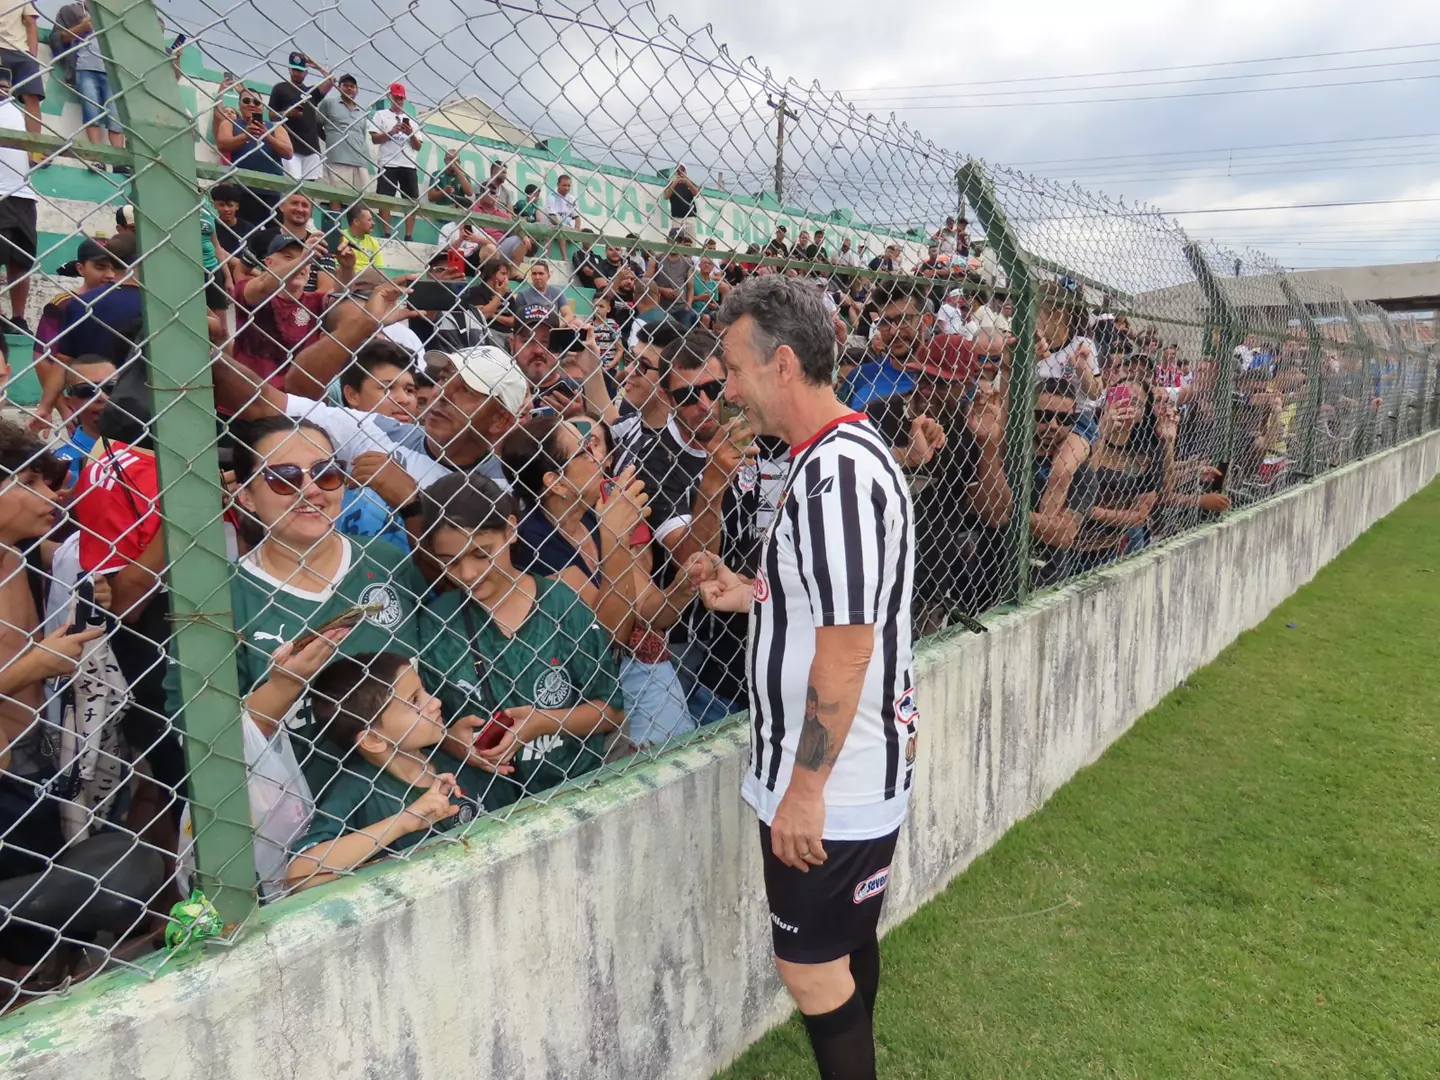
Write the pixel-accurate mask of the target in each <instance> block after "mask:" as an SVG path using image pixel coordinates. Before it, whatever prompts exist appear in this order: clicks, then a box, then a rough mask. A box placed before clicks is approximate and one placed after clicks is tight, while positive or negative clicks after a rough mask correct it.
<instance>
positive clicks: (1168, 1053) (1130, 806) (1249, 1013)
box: [719, 482, 1440, 1080]
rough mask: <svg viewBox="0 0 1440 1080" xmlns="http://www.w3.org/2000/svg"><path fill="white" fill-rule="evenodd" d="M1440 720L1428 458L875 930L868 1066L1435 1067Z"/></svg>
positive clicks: (779, 1073)
mask: <svg viewBox="0 0 1440 1080" xmlns="http://www.w3.org/2000/svg"><path fill="white" fill-rule="evenodd" d="M1437 718H1440V482H1437V483H1434V484H1431V485H1430V486H1429V487H1428V488H1426V489H1425V490H1424V491H1423V492H1421V493H1420V494H1418V495H1416V496H1415V497H1414V498H1413V499H1411V500H1410V501H1409V502H1407V503H1405V504H1404V505H1403V506H1401V507H1400V508H1399V509H1397V510H1396V511H1395V512H1394V513H1393V514H1392V515H1390V516H1389V517H1388V518H1386V519H1384V520H1383V521H1381V522H1379V523H1378V524H1376V525H1375V526H1374V527H1373V528H1372V529H1370V531H1369V532H1367V533H1366V534H1365V535H1364V536H1362V537H1361V538H1360V539H1359V540H1358V541H1356V542H1355V544H1354V545H1353V546H1352V547H1351V548H1350V549H1349V550H1347V551H1346V552H1344V553H1342V555H1341V556H1340V557H1339V558H1338V559H1336V560H1335V561H1334V562H1333V563H1332V564H1331V565H1330V566H1328V567H1326V568H1325V569H1324V570H1323V571H1322V572H1321V573H1320V574H1319V575H1318V576H1317V577H1316V579H1315V581H1313V582H1312V583H1311V584H1310V585H1308V586H1306V587H1305V588H1304V589H1302V590H1301V591H1300V592H1298V593H1297V594H1296V595H1295V596H1293V597H1291V598H1290V599H1289V600H1287V601H1286V602H1285V603H1284V604H1282V605H1281V606H1280V607H1279V608H1278V609H1277V610H1276V611H1275V612H1274V613H1273V614H1272V615H1271V616H1270V618H1269V619H1267V620H1266V621H1265V622H1264V623H1263V624H1262V625H1261V626H1259V627H1258V628H1256V629H1255V630H1252V631H1250V632H1248V633H1246V634H1244V635H1243V636H1241V638H1240V639H1239V640H1238V641H1236V642H1235V643H1234V644H1233V645H1232V646H1231V647H1230V648H1228V649H1227V650H1225V652H1224V653H1223V654H1221V656H1220V657H1219V658H1218V659H1217V660H1216V661H1215V662H1214V663H1213V664H1210V665H1209V666H1208V667H1206V668H1204V669H1203V670H1201V671H1199V672H1196V673H1195V674H1194V675H1193V676H1192V677H1191V678H1190V680H1189V683H1188V685H1187V686H1184V687H1182V688H1180V689H1178V690H1176V691H1175V692H1174V693H1172V694H1171V695H1170V696H1169V697H1167V698H1166V699H1165V700H1164V701H1163V702H1161V704H1160V705H1159V706H1157V707H1156V708H1155V709H1153V710H1151V711H1150V712H1149V713H1148V714H1147V715H1146V716H1144V717H1143V718H1142V719H1141V720H1140V721H1139V722H1138V723H1137V724H1136V725H1135V727H1134V729H1133V730H1132V731H1131V732H1129V733H1128V734H1127V735H1126V736H1125V737H1124V738H1122V739H1121V740H1120V741H1119V742H1117V743H1116V744H1115V745H1114V746H1113V747H1112V748H1111V749H1110V750H1109V751H1108V752H1107V753H1106V754H1105V756H1104V757H1103V758H1102V759H1101V760H1100V761H1099V762H1097V763H1096V764H1095V765H1093V766H1091V767H1090V768H1088V769H1086V770H1084V771H1083V772H1081V773H1080V774H1079V775H1078V776H1076V777H1075V778H1074V779H1073V780H1072V781H1071V782H1070V783H1069V784H1067V785H1066V786H1065V787H1064V788H1062V789H1061V790H1060V791H1059V792H1058V793H1057V794H1056V795H1055V796H1054V798H1052V799H1051V800H1050V802H1049V803H1048V804H1047V805H1046V806H1045V807H1044V808H1042V809H1041V811H1040V812H1039V813H1037V814H1035V815H1034V816H1033V817H1031V818H1029V819H1027V820H1025V821H1022V822H1021V823H1020V824H1018V825H1017V826H1015V828H1014V829H1012V830H1011V831H1010V832H1009V833H1008V834H1007V835H1006V836H1005V837H1004V838H1003V839H1002V840H1001V841H1000V843H999V844H997V845H996V846H995V847H994V848H993V849H992V850H991V851H989V852H987V853H986V854H985V855H984V856H982V857H981V858H980V859H978V860H976V862H975V863H974V864H973V865H972V866H971V867H970V868H969V869H968V870H967V871H966V872H965V874H964V875H962V876H961V877H960V878H959V879H958V880H957V881H956V882H955V883H953V884H952V885H951V887H950V888H949V889H947V890H946V891H945V892H944V893H943V894H942V895H941V896H939V897H937V898H936V899H935V900H934V901H932V902H931V903H929V904H927V905H926V906H925V907H924V908H922V909H921V910H920V911H918V912H917V913H916V914H915V915H914V916H913V917H912V918H910V919H909V920H908V921H906V922H905V923H904V924H903V925H902V926H900V927H897V928H896V929H895V930H894V931H893V932H892V933H891V934H890V935H889V936H888V937H887V938H886V940H885V941H884V943H883V955H884V971H883V976H882V984H881V991H880V1002H879V1007H878V1016H877V1021H876V1024H877V1052H878V1057H879V1072H880V1075H881V1076H882V1077H884V1078H886V1080H899V1078H917V1080H918V1078H922V1077H923V1078H925V1080H941V1078H943V1080H950V1078H969V1077H977V1078H978V1077H986V1078H989V1077H1004V1078H1007V1080H1009V1078H1017V1077H1018V1078H1029V1077H1036V1078H1040V1077H1043V1078H1051V1077H1062V1078H1063V1077H1123V1078H1132V1077H1134V1078H1140V1077H1144V1078H1166V1080H1168V1078H1190V1077H1194V1078H1197V1080H1198V1078H1205V1080H1211V1078H1217V1077H1294V1078H1297V1080H1298V1078H1306V1080H1309V1078H1317V1077H1345V1078H1347V1080H1348V1078H1353V1077H1415V1078H1420V1077H1435V1076H1440V1007H1437V1005H1436V991H1437V981H1440V980H1437V976H1440V918H1437V909H1440V783H1437V771H1440V769H1437V760H1440V733H1437V727H1436V725H1437ZM1057 904H1059V905H1062V906H1061V907H1060V908H1059V909H1058V910H1057V909H1055V905H1057ZM719 1076H720V1077H723V1078H724V1080H760V1078H764V1080H790V1078H801V1077H804V1078H812V1077H814V1076H815V1070H814V1065H813V1064H812V1063H811V1059H810V1055H809V1045H808V1043H807V1042H806V1039H805V1035H804V1031H803V1029H802V1028H801V1026H800V1024H799V1021H798V1019H797V1018H795V1017H792V1018H791V1019H790V1020H789V1021H788V1022H787V1023H786V1024H785V1025H783V1026H782V1027H781V1028H779V1029H777V1030H776V1031H774V1032H771V1033H770V1034H769V1035H768V1036H767V1037H766V1038H765V1039H763V1040H761V1041H760V1042H759V1043H757V1044H756V1045H755V1046H754V1047H752V1048H751V1049H750V1050H749V1051H748V1052H747V1053H746V1054H745V1055H744V1056H743V1057H742V1058H741V1059H740V1060H739V1061H738V1062H737V1063H736V1064H735V1065H734V1066H732V1067H731V1068H730V1069H729V1070H727V1071H724V1072H722V1073H720V1074H719Z"/></svg>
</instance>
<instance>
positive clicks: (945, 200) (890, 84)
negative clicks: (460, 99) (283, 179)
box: [159, 0, 1440, 267]
mask: <svg viewBox="0 0 1440 1080" xmlns="http://www.w3.org/2000/svg"><path fill="white" fill-rule="evenodd" d="M159 3H160V6H161V9H162V11H163V12H164V13H165V14H166V16H167V18H170V19H172V20H173V21H174V22H175V23H176V24H178V25H181V26H185V27H186V28H187V29H192V30H193V29H197V28H201V29H203V32H202V33H201V34H200V40H201V41H202V43H203V45H204V47H205V48H206V51H207V52H208V53H209V54H210V56H211V57H212V58H222V59H223V61H224V62H225V66H231V67H234V68H235V69H236V70H240V71H242V72H249V73H252V74H254V75H255V77H257V78H258V77H270V71H269V69H268V68H267V67H266V61H267V60H268V61H270V62H272V63H273V62H276V61H281V60H283V57H284V54H285V52H286V51H287V50H288V49H289V48H290V47H291V45H292V42H293V43H298V44H299V46H300V47H301V48H304V49H306V50H308V51H311V52H312V53H314V54H316V55H319V56H322V57H324V58H327V59H328V60H329V62H331V63H332V64H333V65H336V66H342V65H343V66H346V67H349V68H351V69H353V70H355V71H357V72H358V73H359V74H360V75H361V78H362V80H363V82H364V83H365V84H366V85H367V86H368V87H369V88H372V89H376V90H378V89H379V88H381V87H383V86H384V85H385V84H386V83H388V82H389V80H390V78H392V77H395V76H397V75H398V76H400V77H403V78H404V79H405V80H406V81H407V82H409V83H410V85H411V87H412V93H413V94H414V95H415V96H416V97H418V98H419V99H421V100H422V101H423V100H427V99H428V100H430V101H437V100H440V99H442V98H446V97H453V96H457V95H461V94H475V95H478V96H481V97H483V98H485V99H486V100H487V101H489V102H491V103H492V104H495V105H497V106H498V107H500V108H501V109H502V111H504V112H505V113H506V114H508V115H509V116H511V117H512V118H514V119H515V120H517V121H518V122H519V123H521V124H522V125H523V126H527V127H530V128H532V129H533V130H535V131H536V132H537V134H540V135H555V134H560V135H565V136H569V137H572V138H573V139H574V140H575V142H576V150H577V152H578V153H580V154H582V155H583V156H585V157H587V158H590V159H591V160H608V161H612V162H615V163H619V164H623V165H626V166H628V167H632V168H637V169H639V168H644V169H647V170H654V169H658V168H662V167H668V166H669V165H672V164H673V163H674V162H675V161H677V160H680V161H685V162H686V163H687V164H689V165H690V167H691V169H692V171H693V172H696V173H698V174H701V175H702V177H703V179H705V180H706V182H708V183H715V182H717V181H720V182H723V183H724V184H725V186H727V187H728V188H730V189H731V190H740V191H746V192H750V193H754V192H756V191H758V190H760V189H762V188H763V189H767V190H768V189H769V188H771V187H772V186H773V174H772V168H773V161H774V130H775V128H774V112H773V110H772V109H770V108H768V107H766V104H765V101H766V96H767V87H766V85H765V84H764V80H763V79H762V77H761V76H762V73H763V72H764V71H765V70H768V71H769V72H770V73H771V74H772V76H773V77H774V80H775V82H774V83H773V84H772V89H773V87H775V86H778V85H779V84H781V83H783V82H785V81H786V80H788V79H794V80H796V82H798V83H799V84H800V86H801V87H804V88H806V90H805V91H796V92H794V94H793V95H792V98H791V104H792V105H794V106H798V107H799V111H800V114H801V115H800V117H799V119H798V120H795V121H792V122H791V130H790V144H789V152H788V153H787V155H786V160H787V166H788V169H789V175H788V176H787V178H786V194H787V201H790V202H793V203H803V204H805V205H807V206H811V207H815V208H819V209H828V208H830V207H833V206H845V207H849V208H851V209H854V210H856V211H857V212H859V213H860V214H862V215H864V216H865V217H866V218H867V219H869V220H873V221H884V222H889V223H893V224H899V225H912V224H916V225H925V224H928V225H929V226H930V227H933V225H934V224H935V221H933V220H932V219H933V218H935V216H936V215H937V214H938V213H940V212H942V208H944V207H946V206H947V205H948V204H949V202H950V200H951V199H952V198H953V196H952V195H951V192H952V191H953V181H952V180H951V179H950V178H951V177H952V176H953V170H954V165H955V163H956V162H958V161H959V160H961V159H963V158H964V157H965V156H968V155H975V156H978V157H982V158H984V159H985V160H987V161H989V162H992V163H997V164H1005V165H1017V166H1019V167H1021V168H1023V169H1024V170H1026V171H1028V172H1032V173H1035V174H1037V175H1039V176H1042V177H1048V178H1053V179H1054V180H1055V181H1060V182H1064V183H1066V184H1068V183H1070V182H1072V181H1073V182H1076V183H1079V184H1080V185H1081V186H1082V187H1084V188H1085V189H1087V190H1088V191H1092V192H1104V193H1107V194H1108V195H1109V196H1111V197H1118V196H1123V197H1125V198H1126V199H1127V200H1131V201H1135V200H1139V201H1142V202H1146V203H1149V204H1153V205H1155V206H1158V207H1159V208H1161V209H1162V210H1164V211H1186V210H1198V209H1208V208H1214V207H1224V206H1246V207H1251V206H1272V205H1277V204H1294V203H1317V202H1347V203H1348V202H1357V201H1372V200H1389V201H1387V202H1385V203H1384V204H1382V205H1370V206H1344V207H1335V208H1328V209H1289V210H1267V211H1253V212H1239V213H1226V214H1218V213H1212V214H1181V215H1180V216H1179V217H1178V218H1177V219H1176V220H1178V221H1179V222H1180V223H1181V224H1183V225H1184V226H1185V228H1186V229H1187V230H1189V231H1190V232H1191V233H1192V234H1193V235H1194V236H1196V237H1200V238H1213V239H1216V240H1218V241H1220V242H1221V243H1224V244H1228V245H1231V246H1236V247H1244V246H1246V245H1251V244H1253V245H1254V246H1255V247H1257V248H1259V249H1261V250H1263V251H1265V252H1268V253H1269V254H1271V255H1273V256H1274V257H1275V258H1276V259H1277V260H1278V261H1280V262H1281V263H1283V264H1285V265H1288V266H1305V267H1308V266H1324V265H1338V264H1355V263H1367V262H1396V261H1422V260H1423V261H1429V260H1433V259H1434V258H1435V257H1436V256H1437V255H1440V180H1437V179H1435V178H1434V173H1435V166H1436V164H1437V163H1440V115H1437V113H1440V110H1437V108H1436V106H1437V104H1440V44H1437V45H1433V46H1429V47H1405V48H1396V46H1423V45H1424V43H1425V40H1426V38H1427V37H1434V38H1436V39H1440V31H1436V32H1434V33H1427V32H1426V31H1425V30H1423V27H1424V26H1425V25H1426V24H1427V22H1430V21H1433V20H1428V19H1426V18H1425V17H1424V16H1426V15H1428V14H1429V13H1430V11H1431V7H1432V4H1433V0H1432V3H1429V4H1425V5H1424V6H1422V4H1421V2H1420V0H1372V2H1371V3H1369V4H1367V5H1357V4H1356V3H1354V0H1349V2H1344V3H1342V2H1341V0H1305V2H1301V0H1265V2H1263V3H1260V2H1256V0H1204V2H1194V0H1185V2H1181V0H1165V2H1164V3H1159V4H1156V3H1143V4H1142V3H1135V2H1131V0H1097V2H1092V3H1089V4H1077V3H1075V2H1074V0H1010V2H1009V3H1007V4H1004V5H995V4H990V5H983V6H982V5H974V4H966V5H963V6H961V5H936V4H930V5H924V6H923V7H918V8H917V7H915V6H913V5H905V4H899V3H893V2H892V3H888V4H887V3H877V2H876V0H785V2H784V3H780V2H775V0H685V2H684V3H679V2H676V0H656V13H657V14H658V15H659V16H660V18H661V19H666V18H669V17H672V16H673V18H674V19H675V20H676V23H677V24H678V27H676V26H670V27H665V26H661V25H657V22H656V16H655V15H654V14H651V13H650V12H649V11H648V10H647V9H646V8H644V7H643V6H637V5H636V3H635V2H634V0H596V2H594V3H587V2H583V0H570V5H569V7H568V8H567V7H566V6H565V4H564V3H561V2H560V0H546V2H545V4H544V5H543V7H542V11H543V12H544V14H543V15H537V14H536V5H535V2H534V0H530V2H529V3H521V2H502V3H495V2H494V0H347V2H346V3H345V4H343V5H340V4H331V3H326V2H324V0H241V2H239V3H232V2H221V0H199V2H198V3H197V2H196V0H159ZM577 14H578V15H579V16H580V17H579V19H578V22H577V20H576V19H575V18H574V16H575V15H577ZM707 23H708V24H709V27H710V30H709V32H708V33H707V29H706V24H707ZM605 28H617V29H618V34H617V33H612V32H611V31H610V30H609V29H605ZM1417 28H1421V29H1417ZM687 34H689V35H693V36H691V37H690V38H689V40H688V42H687V37H686V35H687ZM1417 35H1418V37H1417ZM716 43H725V44H727V45H728V47H729V57H730V59H731V61H733V63H727V62H726V60H725V58H724V57H723V56H722V55H721V54H720V53H719V52H718V51H717V47H716ZM1367 49H1368V50H1375V51H1361V50H1367ZM1313 54H1340V55H1313ZM747 57H753V58H754V64H755V65H756V66H755V67H754V68H751V67H748V66H747V65H746V64H745V63H744V61H745V59H746V58H747ZM1281 58H1293V59H1281ZM1236 61H1261V62H1259V63H1235V62H1236ZM1076 76H1085V77H1084V78H1076ZM815 80H818V81H819V83H820V86H821V88H822V89H823V90H824V91H825V92H832V91H837V90H838V91H841V92H842V94H843V97H844V98H845V99H846V100H847V101H849V102H851V103H853V104H854V105H855V107H856V109H857V110H858V113H857V114H856V115H855V116H854V117H853V118H852V117H851V116H850V115H849V114H847V113H846V112H844V111H843V110H841V109H839V108H837V107H835V106H834V105H831V104H824V103H822V100H821V97H820V96H818V95H816V94H814V93H813V91H809V88H810V87H811V85H812V83H813V82H814V81H815ZM1002 80H1006V81H1002ZM1315 83H1339V84H1342V85H1339V86H1333V87H1330V88H1311V89H1297V90H1275V89H1273V88H1275V87H1280V86H1309V85H1310V84H1315ZM936 84H944V85H936ZM1261 88H1265V89H1263V90H1262V91H1261V92H1246V93H1222V92H1224V91H1234V90H1257V89H1261ZM1199 95H1204V96H1199ZM1102 98H1103V99H1109V98H1128V99H1132V100H1121V101H1100V100H1096V99H1102ZM1136 98H1141V99H1143V100H1133V99H1136ZM892 113H893V114H894V116H895V117H896V118H898V121H899V122H903V123H904V124H906V125H909V127H910V128H911V129H913V133H911V132H907V131H904V130H901V129H899V128H897V127H894V126H891V120H890V118H891V115H892ZM867 114H868V115H873V117H874V118H875V119H874V120H872V121H868V122H867V121H866V120H865V116H866V115H867ZM922 137H923V139H928V140H929V141H930V142H931V143H933V144H935V147H936V152H935V153H934V154H933V155H931V156H930V157H926V156H924V154H925V151H926V149H927V146H926V144H925V143H924V142H923V141H922ZM1002 189H1003V190H1002V194H1005V195H1007V196H1009V197H1011V198H1012V199H1015V198H1019V197H1020V196H1024V197H1025V198H1028V199H1029V200H1030V201H1029V202H1028V203H1027V204H1026V205H1025V206H1023V207H1022V208H1021V209H1020V216H1021V217H1022V218H1024V217H1026V216H1027V214H1028V215H1030V216H1031V217H1033V218H1034V219H1035V220H1036V221H1038V220H1039V219H1040V218H1042V217H1046V216H1061V215H1062V214H1063V213H1065V208H1066V207H1069V208H1070V210H1072V211H1074V212H1073V213H1070V214H1069V215H1068V216H1069V217H1070V219H1071V220H1074V221H1080V222H1081V224H1080V225H1077V226H1074V228H1075V229H1078V230H1080V231H1081V233H1082V234H1083V231H1084V230H1086V229H1092V228H1093V229H1097V230H1098V229H1103V228H1106V227H1107V226H1106V223H1105V222H1104V221H1100V220H1098V219H1096V220H1091V218H1089V217H1087V209H1086V207H1087V202H1088V201H1087V200H1086V199H1084V198H1080V199H1070V198H1069V197H1065V198H1063V199H1062V198H1061V197H1060V196H1059V195H1058V194H1057V193H1058V192H1059V191H1060V188H1059V187H1058V185H1057V186H1056V187H1043V188H1040V189H1036V191H1035V192H1034V193H1033V194H1032V193H1030V189H1028V188H1027V189H1025V190H1024V191H1022V190H1021V189H1020V187H1019V186H1018V182H1017V181H1015V180H1006V181H1005V182H1004V183H1003V184H1002ZM1400 199H1410V200H1427V199H1428V200H1434V201H1430V202H1426V201H1416V202H1396V201H1393V200H1400ZM1025 225H1026V227H1027V229H1028V228H1032V227H1033V225H1032V223H1031V222H1030V221H1027V222H1025ZM1075 236H1076V233H1074V232H1072V233H1071V234H1070V235H1069V236H1067V238H1066V242H1071V243H1073V242H1075Z"/></svg>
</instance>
